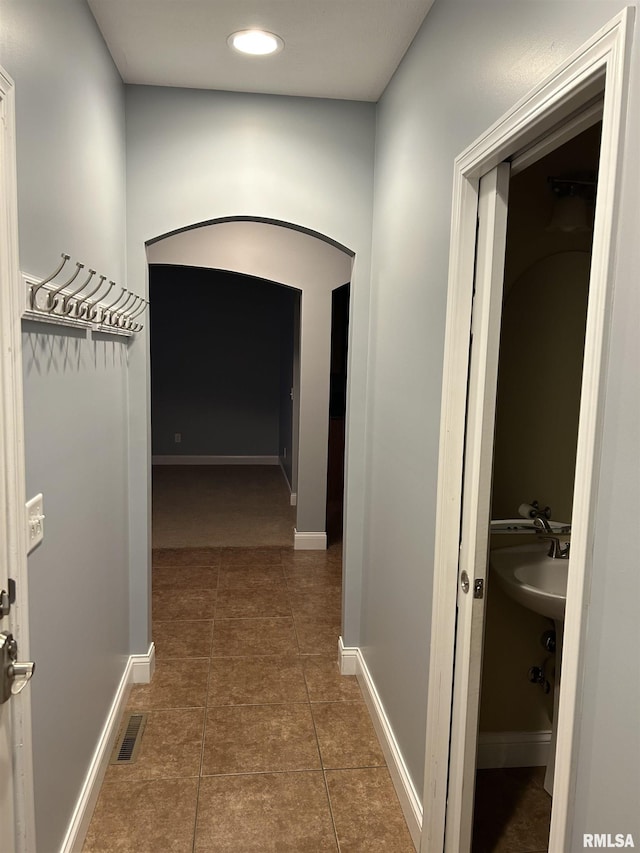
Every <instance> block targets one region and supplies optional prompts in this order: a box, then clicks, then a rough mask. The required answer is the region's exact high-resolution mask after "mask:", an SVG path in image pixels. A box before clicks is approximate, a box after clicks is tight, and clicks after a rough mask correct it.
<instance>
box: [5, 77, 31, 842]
mask: <svg viewBox="0 0 640 853" xmlns="http://www.w3.org/2000/svg"><path fill="white" fill-rule="evenodd" d="M15 130H16V124H15V86H14V83H13V81H12V80H11V78H10V77H9V76H8V74H6V72H5V71H4V70H3V69H2V68H0V136H1V139H0V199H1V204H2V209H1V212H0V371H1V373H2V376H1V381H0V398H1V399H0V403H1V405H2V421H3V422H2V428H1V429H0V463H1V464H0V468H3V469H4V474H3V477H4V482H3V488H2V492H3V495H2V497H3V501H2V502H3V503H4V505H5V506H4V509H5V512H3V517H2V521H1V522H0V524H1V528H0V541H1V542H2V545H1V547H2V552H1V553H0V559H1V560H2V561H3V563H4V564H5V566H4V567H5V568H6V569H7V574H10V576H11V577H12V578H13V579H14V580H15V581H16V601H15V604H14V605H13V606H12V608H11V613H10V614H9V618H8V619H7V618H5V619H3V620H2V621H1V622H0V629H1V630H3V631H5V630H10V631H11V633H12V634H13V636H14V637H15V638H16V640H17V641H18V653H19V656H20V659H21V660H29V659H30V653H29V620H28V591H27V536H26V527H25V519H24V506H25V452H24V414H23V396H22V347H21V322H20V318H21V315H22V309H23V298H24V297H23V295H21V294H22V280H21V277H20V273H19V270H20V265H19V255H18V194H17V177H16V142H15V139H16V132H15ZM3 573H4V572H3ZM3 708H6V711H7V712H8V715H9V720H8V722H9V726H10V728H11V741H12V752H13V755H12V759H13V768H12V774H11V775H12V782H13V785H12V787H13V802H14V809H13V811H14V814H13V823H14V840H13V847H12V848H11V849H13V850H15V851H16V853H28V851H31V850H35V849H36V844H35V812H34V805H33V769H32V767H33V762H32V746H31V691H30V689H29V688H27V689H26V690H23V691H22V692H21V693H20V695H19V696H15V697H13V698H12V699H11V700H10V702H8V703H7V704H6V706H3ZM6 841H7V839H6V838H4V836H3V838H2V843H3V844H6Z"/></svg>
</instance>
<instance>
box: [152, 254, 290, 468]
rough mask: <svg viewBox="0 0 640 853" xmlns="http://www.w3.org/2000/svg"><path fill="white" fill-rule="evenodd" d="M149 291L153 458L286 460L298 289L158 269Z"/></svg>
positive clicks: (186, 269) (240, 278)
mask: <svg viewBox="0 0 640 853" xmlns="http://www.w3.org/2000/svg"><path fill="white" fill-rule="evenodd" d="M149 294H150V299H151V317H150V324H151V389H152V391H151V403H152V407H151V428H152V439H153V454H154V455H159V456H163V455H164V456H181V455H183V456H184V455H186V456H189V455H193V456H207V455H210V456H279V449H280V431H281V429H282V428H283V425H282V424H281V408H282V401H281V397H282V391H281V382H282V370H283V369H284V368H285V367H286V364H287V363H288V365H289V371H290V370H291V367H292V352H293V349H292V347H293V324H292V317H293V315H292V311H293V299H294V291H292V290H290V289H289V288H285V287H282V286H280V285H276V284H271V283H269V282H265V281H258V280H256V279H253V278H250V277H248V276H241V275H233V274H231V273H225V272H220V271H216V270H206V269H205V270H203V269H195V268H192V267H175V266H155V265H154V266H151V267H150V271H149ZM283 363H284V364H283ZM286 396H287V398H288V396H289V395H288V392H287V395H286ZM290 404H291V400H290V399H289V405H290ZM284 428H285V429H286V424H284ZM175 433H180V434H181V439H182V440H181V442H180V443H179V444H176V443H175V441H174V436H175ZM288 433H289V434H290V433H291V417H289V426H288ZM289 447H290V445H289Z"/></svg>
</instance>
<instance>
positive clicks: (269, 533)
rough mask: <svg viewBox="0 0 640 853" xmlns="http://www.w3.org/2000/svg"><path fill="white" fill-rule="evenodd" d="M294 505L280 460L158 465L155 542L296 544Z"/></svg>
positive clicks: (172, 544) (175, 545) (179, 544)
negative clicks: (271, 462) (246, 462)
mask: <svg viewBox="0 0 640 853" xmlns="http://www.w3.org/2000/svg"><path fill="white" fill-rule="evenodd" d="M295 520H296V508H295V507H292V506H290V500H289V489H288V487H287V483H286V480H285V478H284V475H283V473H282V471H281V470H280V468H279V466H276V465H156V466H154V468H153V547H154V548H183V547H191V548H195V547H205V546H210V547H249V548H251V547H256V546H275V547H291V546H292V545H293V528H294V527H295Z"/></svg>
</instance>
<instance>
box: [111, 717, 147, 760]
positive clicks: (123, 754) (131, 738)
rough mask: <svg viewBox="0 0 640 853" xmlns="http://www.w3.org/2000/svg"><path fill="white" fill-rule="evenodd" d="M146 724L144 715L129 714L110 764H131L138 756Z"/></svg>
mask: <svg viewBox="0 0 640 853" xmlns="http://www.w3.org/2000/svg"><path fill="white" fill-rule="evenodd" d="M146 722H147V715H146V714H129V719H128V720H127V721H126V726H125V727H124V729H123V731H122V734H121V735H120V737H119V738H118V740H117V742H116V745H115V747H114V750H113V755H112V756H111V761H110V762H109V763H110V764H133V762H134V761H135V760H136V758H137V755H138V748H139V746H140V741H141V740H142V733H143V731H144V727H145V725H146Z"/></svg>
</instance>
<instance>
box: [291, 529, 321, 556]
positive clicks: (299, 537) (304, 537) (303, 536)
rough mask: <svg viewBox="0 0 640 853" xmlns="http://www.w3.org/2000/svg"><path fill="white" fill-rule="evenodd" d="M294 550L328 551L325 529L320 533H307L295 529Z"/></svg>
mask: <svg viewBox="0 0 640 853" xmlns="http://www.w3.org/2000/svg"><path fill="white" fill-rule="evenodd" d="M293 534H294V535H293V550H294V551H326V550H327V534H326V533H325V532H324V531H319V532H318V533H305V532H300V531H298V530H296V529H295V527H294V529H293Z"/></svg>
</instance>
